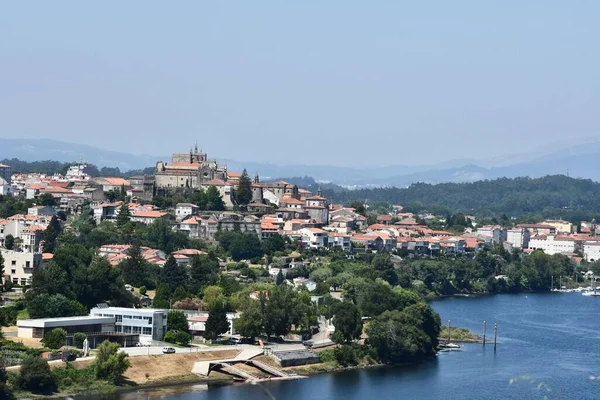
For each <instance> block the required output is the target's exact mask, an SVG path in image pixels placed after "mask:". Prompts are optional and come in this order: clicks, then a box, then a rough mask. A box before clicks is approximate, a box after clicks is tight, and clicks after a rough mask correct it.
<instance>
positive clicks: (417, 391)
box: [121, 293, 600, 400]
mask: <svg viewBox="0 0 600 400" xmlns="http://www.w3.org/2000/svg"><path fill="white" fill-rule="evenodd" d="M432 305H433V307H434V308H435V310H436V311H437V312H438V313H439V314H440V316H441V317H442V321H443V322H444V323H446V322H447V320H448V319H450V320H452V325H453V326H461V327H465V328H469V329H471V330H473V331H474V332H477V333H480V332H481V329H482V327H481V324H482V321H483V320H484V319H485V320H486V321H487V327H488V337H490V335H492V331H493V324H494V323H498V332H499V334H498V338H499V342H501V343H499V344H498V349H497V351H496V352H494V350H493V345H489V344H488V345H486V346H485V347H484V346H483V345H481V344H473V345H466V346H465V349H464V351H462V352H453V353H443V354H442V355H440V356H438V357H437V358H436V359H435V360H432V361H430V362H425V363H422V364H419V365H416V366H410V367H403V368H380V369H372V370H362V371H350V372H340V373H334V374H324V375H319V376H314V377H311V378H310V379H303V380H298V381H287V382H271V383H268V384H261V385H255V386H253V385H235V386H224V387H209V388H206V387H204V386H197V387H195V388H191V387H186V388H185V389H186V390H195V391H193V392H188V393H183V394H170V395H167V397H166V398H168V399H172V400H175V399H178V400H191V399H205V400H232V399H244V400H258V399H260V400H264V399H278V400H279V399H285V400H287V399H302V400H313V399H319V400H321V399H322V400H328V399H361V400H364V399H375V398H376V399H378V400H384V399H537V398H539V399H542V398H544V395H545V396H547V398H549V399H600V381H595V380H591V379H590V377H591V376H597V375H600V319H599V318H598V316H599V314H600V298H594V297H585V296H582V295H581V294H578V293H552V294H533V295H532V294H527V295H525V294H523V295H498V296H489V297H480V298H449V299H444V300H439V301H435V302H433V303H432ZM525 375H527V376H530V377H531V378H532V379H533V380H534V382H533V383H531V382H529V381H525V380H521V381H519V382H516V383H513V384H511V383H510V380H511V379H512V378H518V377H522V376H525ZM540 382H544V383H545V385H547V386H543V387H542V388H541V389H538V384H539V383H540ZM545 388H549V389H550V390H551V391H547V390H545ZM153 395H155V394H153V393H144V392H141V393H136V394H130V395H121V399H124V398H130V396H131V397H134V396H135V398H140V397H147V396H153ZM161 396H165V393H162V394H161Z"/></svg>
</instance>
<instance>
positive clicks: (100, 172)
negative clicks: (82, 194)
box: [0, 158, 154, 178]
mask: <svg viewBox="0 0 600 400" xmlns="http://www.w3.org/2000/svg"><path fill="white" fill-rule="evenodd" d="M0 164H6V165H10V166H11V167H12V172H13V173H15V174H31V173H38V174H48V175H53V174H65V173H66V172H67V169H68V168H69V166H71V165H73V164H74V163H67V162H60V161H52V160H45V161H22V160H19V159H18V158H11V159H8V158H5V159H4V160H0ZM84 172H85V173H87V174H88V175H90V176H93V177H94V176H119V177H124V178H127V177H131V176H134V175H144V174H151V173H153V172H154V168H152V167H150V168H145V169H143V170H142V169H137V170H130V171H126V172H121V170H120V169H119V168H118V167H116V168H110V167H102V168H98V167H97V166H95V165H93V164H88V166H87V168H86V169H85V170H84Z"/></svg>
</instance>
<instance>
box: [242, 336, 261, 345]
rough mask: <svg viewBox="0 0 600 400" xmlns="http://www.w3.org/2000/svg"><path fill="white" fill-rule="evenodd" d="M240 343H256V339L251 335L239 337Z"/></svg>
mask: <svg viewBox="0 0 600 400" xmlns="http://www.w3.org/2000/svg"><path fill="white" fill-rule="evenodd" d="M240 344H258V341H257V340H255V339H254V338H251V337H245V338H241V339H240Z"/></svg>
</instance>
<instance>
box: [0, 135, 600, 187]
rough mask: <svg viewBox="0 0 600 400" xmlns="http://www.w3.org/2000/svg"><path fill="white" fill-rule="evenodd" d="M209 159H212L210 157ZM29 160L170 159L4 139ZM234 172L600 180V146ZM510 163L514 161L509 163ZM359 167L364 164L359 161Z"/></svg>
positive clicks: (432, 179) (338, 179)
mask: <svg viewBox="0 0 600 400" xmlns="http://www.w3.org/2000/svg"><path fill="white" fill-rule="evenodd" d="M209 157H211V154H210V152H209ZM10 158H18V159H20V160H23V161H41V160H55V161H61V162H78V161H86V162H88V163H92V164H95V165H96V166H98V167H103V166H106V167H119V168H120V169H121V171H127V170H131V169H141V168H145V167H151V166H153V165H154V164H155V163H156V161H158V160H165V161H168V160H169V159H170V156H169V155H163V156H152V155H139V154H130V153H127V152H118V151H111V150H104V149H99V148H96V147H93V146H88V145H82V144H75V143H67V142H61V141H56V140H51V139H6V138H0V159H10ZM217 160H218V162H219V163H222V164H226V165H227V166H228V168H229V169H230V170H233V171H241V170H242V169H244V168H246V169H247V170H248V173H249V174H251V175H253V174H255V173H258V174H259V175H260V176H261V178H262V179H265V180H266V179H275V178H283V177H294V176H296V177H297V176H310V177H313V178H314V179H315V180H317V181H324V182H333V183H336V184H339V185H344V186H347V187H369V186H398V187H404V186H408V185H410V184H412V183H415V182H428V183H442V182H474V181H478V180H483V179H495V178H501V177H508V178H512V177H517V176H530V177H540V176H545V175H548V174H551V175H552V174H565V175H567V174H568V175H569V176H573V177H582V178H589V179H593V180H597V181H600V168H598V167H599V166H600V161H599V160H600V141H595V142H588V143H584V144H577V145H571V146H569V147H564V148H562V149H559V150H556V149H554V150H552V151H549V152H545V153H544V152H541V153H537V156H532V155H531V154H528V155H507V157H506V158H504V159H503V160H494V161H492V162H490V161H485V160H484V161H478V160H474V159H458V160H456V161H451V162H444V163H441V164H437V165H435V164H430V165H393V166H386V167H370V166H367V167H362V168H361V167H360V166H358V165H357V166H356V167H354V168H349V167H338V166H329V165H294V164H291V165H277V164H270V163H261V162H242V161H236V160H230V159H226V158H219V157H217ZM509 160H510V161H509ZM357 163H358V162H357Z"/></svg>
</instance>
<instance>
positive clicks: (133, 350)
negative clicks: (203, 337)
mask: <svg viewBox="0 0 600 400" xmlns="http://www.w3.org/2000/svg"><path fill="white" fill-rule="evenodd" d="M165 346H169V345H168V344H167V345H165ZM172 347H173V348H174V349H175V353H178V354H180V353H199V352H205V351H219V350H236V349H237V350H257V349H259V350H260V347H259V346H254V345H251V344H238V345H235V346H233V345H231V346H204V345H196V346H192V347H175V346H172ZM272 347H273V350H275V351H277V350H297V349H303V348H304V346H302V345H301V344H275V345H273V346H272ZM162 349H163V346H150V347H127V348H121V350H123V351H125V352H126V353H127V354H128V355H129V356H131V357H135V356H148V355H161V354H163V352H162Z"/></svg>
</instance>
